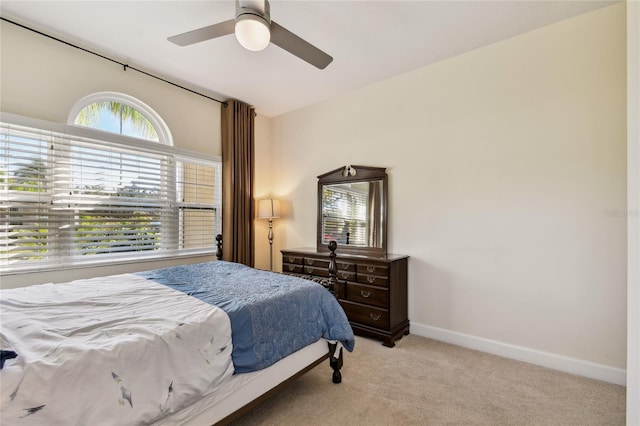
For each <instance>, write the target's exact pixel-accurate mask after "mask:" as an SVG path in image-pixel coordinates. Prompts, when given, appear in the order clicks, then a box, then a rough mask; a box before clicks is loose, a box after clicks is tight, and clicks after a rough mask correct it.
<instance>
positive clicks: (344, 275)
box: [341, 272, 349, 280]
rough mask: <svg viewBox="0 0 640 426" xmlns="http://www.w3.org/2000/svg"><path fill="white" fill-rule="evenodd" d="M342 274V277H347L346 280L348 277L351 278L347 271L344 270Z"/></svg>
mask: <svg viewBox="0 0 640 426" xmlns="http://www.w3.org/2000/svg"><path fill="white" fill-rule="evenodd" d="M341 276H342V278H343V279H345V280H346V279H347V278H349V274H348V273H347V272H343V273H342V274H341Z"/></svg>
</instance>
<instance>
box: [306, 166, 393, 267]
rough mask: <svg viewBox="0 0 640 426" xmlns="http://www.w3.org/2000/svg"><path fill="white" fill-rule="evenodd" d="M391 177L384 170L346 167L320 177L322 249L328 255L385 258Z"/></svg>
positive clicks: (320, 236)
mask: <svg viewBox="0 0 640 426" xmlns="http://www.w3.org/2000/svg"><path fill="white" fill-rule="evenodd" d="M386 223H387V173H386V171H385V169H384V168H382V167H369V166H350V165H349V166H345V167H341V168H339V169H336V170H333V171H330V172H328V173H325V174H323V175H320V176H318V240H317V241H318V245H317V249H318V251H319V252H322V251H328V244H329V242H331V241H336V242H337V243H338V246H339V247H340V252H341V253H349V254H361V255H367V256H384V255H385V254H386V252H387V241H386V240H387V232H386Z"/></svg>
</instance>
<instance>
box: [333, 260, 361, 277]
mask: <svg viewBox="0 0 640 426" xmlns="http://www.w3.org/2000/svg"><path fill="white" fill-rule="evenodd" d="M336 265H337V266H338V271H340V272H353V273H354V274H355V273H356V264H355V263H351V262H345V261H344V260H336Z"/></svg>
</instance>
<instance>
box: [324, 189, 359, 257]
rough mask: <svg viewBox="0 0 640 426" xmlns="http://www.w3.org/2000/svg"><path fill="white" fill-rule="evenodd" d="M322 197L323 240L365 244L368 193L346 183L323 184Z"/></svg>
mask: <svg viewBox="0 0 640 426" xmlns="http://www.w3.org/2000/svg"><path fill="white" fill-rule="evenodd" d="M322 197H323V203H322V205H323V214H324V220H323V221H322V223H323V229H322V232H323V239H324V241H330V240H335V241H336V242H337V243H338V244H349V245H356V246H357V245H360V246H364V245H367V207H368V206H367V200H368V193H366V192H362V191H359V190H357V189H355V188H349V187H348V186H346V185H340V186H338V185H325V186H324V190H323V194H322ZM347 234H348V235H347ZM347 238H348V241H347Z"/></svg>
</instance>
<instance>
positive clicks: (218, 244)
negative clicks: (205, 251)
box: [216, 234, 222, 260]
mask: <svg viewBox="0 0 640 426" xmlns="http://www.w3.org/2000/svg"><path fill="white" fill-rule="evenodd" d="M216 247H217V249H216V259H218V260H222V234H218V235H216Z"/></svg>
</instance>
